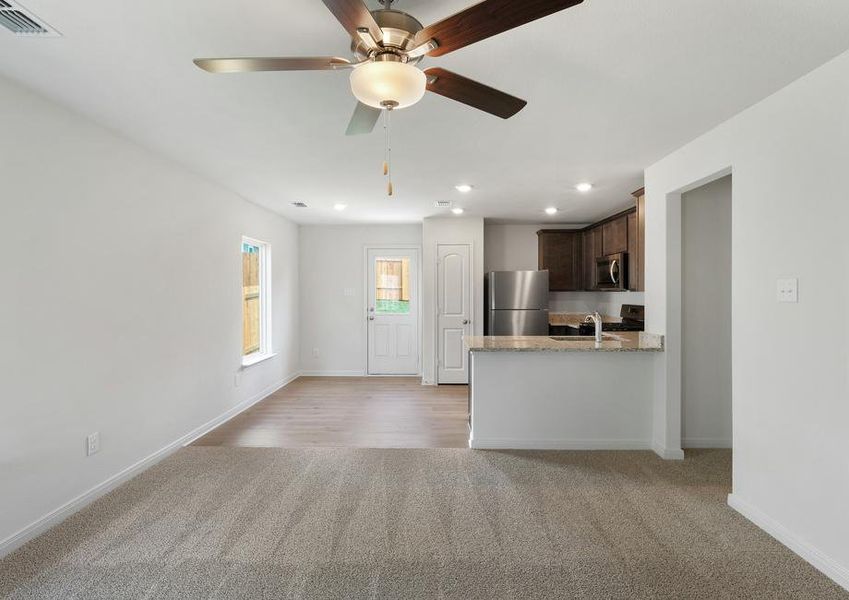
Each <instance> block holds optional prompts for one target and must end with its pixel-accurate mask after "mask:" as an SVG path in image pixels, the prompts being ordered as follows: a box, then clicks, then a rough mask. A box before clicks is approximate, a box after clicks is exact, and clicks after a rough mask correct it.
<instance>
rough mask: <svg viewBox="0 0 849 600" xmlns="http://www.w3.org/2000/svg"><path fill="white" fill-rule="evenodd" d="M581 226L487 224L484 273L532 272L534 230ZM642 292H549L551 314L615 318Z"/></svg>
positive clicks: (536, 262)
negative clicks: (596, 315) (588, 313)
mask: <svg viewBox="0 0 849 600" xmlns="http://www.w3.org/2000/svg"><path fill="white" fill-rule="evenodd" d="M582 227H584V225H558V224H554V223H545V224H537V225H523V224H501V223H487V224H486V225H485V226H484V241H485V249H486V252H485V257H484V272H485V273H488V272H490V271H524V270H536V269H537V267H538V265H539V260H538V251H537V249H538V246H537V231H539V230H540V229H580V228H582ZM644 301H645V297H644V294H643V292H551V294H549V310H550V311H551V312H593V311H595V310H597V311H599V312H600V313H601V314H603V315H612V316H618V315H619V311H620V310H621V308H622V305H623V304H643V303H644Z"/></svg>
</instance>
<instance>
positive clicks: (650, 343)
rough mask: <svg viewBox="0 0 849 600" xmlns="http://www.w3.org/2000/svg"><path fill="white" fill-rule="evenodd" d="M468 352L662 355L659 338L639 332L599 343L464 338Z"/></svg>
mask: <svg viewBox="0 0 849 600" xmlns="http://www.w3.org/2000/svg"><path fill="white" fill-rule="evenodd" d="M463 343H464V344H465V346H466V348H467V349H468V350H471V351H472V352H663V336H662V335H657V334H653V333H645V332H642V331H623V332H616V333H605V334H604V339H603V340H602V342H601V343H599V344H596V342H595V339H594V338H593V337H591V336H587V337H584V336H565V337H550V336H543V335H540V336H512V335H499V336H466V337H464V338H463Z"/></svg>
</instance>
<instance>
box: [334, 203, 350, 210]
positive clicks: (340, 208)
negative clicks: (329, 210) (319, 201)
mask: <svg viewBox="0 0 849 600" xmlns="http://www.w3.org/2000/svg"><path fill="white" fill-rule="evenodd" d="M346 208H348V205H347V204H342V203H341V202H340V203H338V204H334V205H333V210H345V209H346Z"/></svg>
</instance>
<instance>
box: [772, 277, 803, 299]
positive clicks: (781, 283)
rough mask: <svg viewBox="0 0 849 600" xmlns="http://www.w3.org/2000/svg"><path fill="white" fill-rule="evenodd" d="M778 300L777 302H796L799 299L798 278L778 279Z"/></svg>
mask: <svg viewBox="0 0 849 600" xmlns="http://www.w3.org/2000/svg"><path fill="white" fill-rule="evenodd" d="M777 292H778V301H779V302H798V301H799V280H798V279H779V280H778V290H777Z"/></svg>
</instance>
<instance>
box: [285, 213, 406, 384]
mask: <svg viewBox="0 0 849 600" xmlns="http://www.w3.org/2000/svg"><path fill="white" fill-rule="evenodd" d="M421 243H422V227H421V225H302V226H301V227H300V252H299V254H300V273H301V281H300V296H301V301H300V306H301V313H300V316H301V369H302V371H303V372H304V373H305V374H313V375H363V374H365V372H366V370H367V364H366V363H367V348H366V344H367V337H366V335H367V334H366V321H365V311H366V306H365V290H366V281H365V277H366V275H365V270H364V269H365V266H364V265H365V263H364V260H365V259H364V248H365V247H366V246H367V245H371V244H373V245H387V244H400V245H415V246H421ZM346 289H347V290H348V292H349V294H350V295H348V296H346V295H345V291H346ZM315 349H318V356H314V354H313V351H314V350H315Z"/></svg>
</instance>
